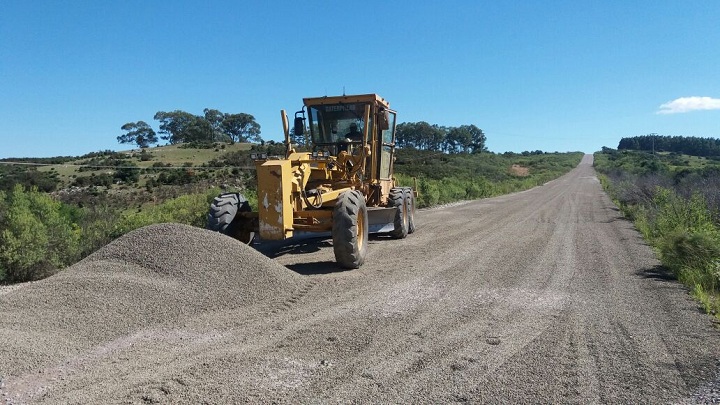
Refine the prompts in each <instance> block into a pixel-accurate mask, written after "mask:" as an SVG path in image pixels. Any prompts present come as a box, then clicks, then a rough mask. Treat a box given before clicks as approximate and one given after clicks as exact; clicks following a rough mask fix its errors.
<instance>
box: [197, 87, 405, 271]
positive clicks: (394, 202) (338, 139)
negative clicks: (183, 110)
mask: <svg viewBox="0 0 720 405" xmlns="http://www.w3.org/2000/svg"><path fill="white" fill-rule="evenodd" d="M303 102H304V106H303V108H302V109H301V110H300V111H298V112H296V113H295V119H294V121H293V132H294V135H295V136H304V137H305V139H306V144H307V145H309V146H310V147H311V148H312V149H311V152H298V151H296V149H295V147H294V145H293V144H292V142H291V138H290V128H289V119H288V116H287V114H286V113H285V111H284V110H283V111H281V115H282V120H283V129H284V132H285V145H286V153H285V156H267V155H266V154H253V155H251V156H252V158H253V159H254V160H255V166H256V169H257V181H258V184H257V197H258V210H257V212H253V211H252V210H251V208H250V205H249V204H248V202H247V201H246V200H245V198H244V197H243V196H242V195H241V194H239V193H225V194H221V195H219V196H218V197H216V198H215V200H214V201H213V203H212V205H211V206H210V212H209V214H208V224H207V226H208V229H211V230H215V231H219V232H222V233H224V234H226V235H229V236H232V237H234V238H236V239H239V240H241V241H243V242H245V243H249V242H250V241H252V240H253V238H254V235H255V234H256V233H258V234H259V236H260V239H261V240H283V239H287V238H290V237H293V236H294V235H296V234H298V233H305V232H328V231H329V232H331V234H332V241H333V250H334V252H335V259H336V261H337V262H338V264H339V265H340V266H342V267H345V268H358V267H360V265H362V264H363V262H364V260H365V255H366V252H367V241H368V233H369V232H373V233H375V232H377V233H388V234H389V235H390V236H391V237H393V238H405V237H406V236H407V235H408V234H410V233H413V232H414V231H415V221H414V216H415V198H416V192H415V191H413V189H412V188H410V187H399V186H398V184H397V181H396V180H395V178H394V177H393V161H394V155H395V124H396V122H395V121H396V115H397V113H396V112H395V111H393V110H391V109H390V104H389V103H388V102H387V101H386V100H385V99H383V98H382V97H380V96H378V95H377V94H364V95H348V96H336V97H327V96H326V97H314V98H305V99H303Z"/></svg>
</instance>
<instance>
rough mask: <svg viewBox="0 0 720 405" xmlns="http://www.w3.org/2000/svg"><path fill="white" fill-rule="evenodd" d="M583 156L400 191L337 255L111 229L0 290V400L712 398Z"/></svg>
mask: <svg viewBox="0 0 720 405" xmlns="http://www.w3.org/2000/svg"><path fill="white" fill-rule="evenodd" d="M591 159H592V157H591V156H586V157H585V159H584V160H583V162H582V163H581V165H580V166H579V167H578V168H577V169H575V170H573V171H572V172H571V173H569V174H568V175H566V176H564V177H562V178H560V179H558V180H555V181H553V182H550V183H548V184H546V185H545V186H542V187H538V188H535V189H533V190H530V191H526V192H523V193H518V194H514V195H510V196H505V197H500V198H493V199H486V200H481V201H475V202H468V203H463V204H457V205H454V206H450V207H443V208H436V209H430V210H422V211H419V212H418V213H417V216H416V222H417V224H418V230H417V232H416V233H415V234H413V235H410V236H409V237H408V238H407V239H404V240H390V239H386V238H383V237H374V238H371V240H370V246H369V256H368V258H367V260H366V264H365V265H364V266H363V267H362V268H361V269H359V270H354V271H343V272H341V271H338V270H336V269H335V266H334V264H333V263H332V260H333V256H332V247H331V242H330V240H305V241H301V242H299V243H296V244H286V245H283V246H282V247H280V248H279V250H278V249H277V246H273V249H272V250H271V249H269V248H268V247H267V246H266V247H264V248H261V249H262V250H263V251H264V252H266V253H267V254H269V255H272V256H274V260H269V259H267V258H265V257H263V256H262V255H261V254H260V253H258V252H256V251H254V250H252V249H249V248H247V247H245V246H242V245H240V244H239V243H237V242H235V241H233V240H230V239H229V238H226V237H224V236H221V235H218V234H212V233H209V232H206V231H203V230H199V229H194V228H190V227H184V226H177V225H162V226H156V227H150V228H145V229H142V230H139V231H136V232H135V233H132V234H129V235H126V236H125V237H124V238H121V239H120V240H118V241H116V242H114V243H113V244H111V245H108V246H107V247H106V248H104V249H102V250H101V251H99V252H97V253H96V254H95V255H93V256H91V257H89V258H87V259H86V260H84V261H83V262H81V263H79V264H77V265H75V266H73V267H72V268H70V269H68V270H66V271H65V272H63V273H61V274H60V275H57V276H54V277H51V278H49V279H46V280H43V281H41V282H36V283H32V284H27V285H24V286H21V287H19V288H15V289H13V290H10V291H4V292H0V379H2V381H1V382H0V392H2V395H3V397H0V400H5V401H6V402H7V403H26V402H46V403H61V402H62V403H67V402H70V403H74V402H78V403H117V402H119V403H152V402H159V403H177V402H191V403H198V402H203V401H206V402H209V403H228V402H247V401H249V402H271V401H276V402H292V403H297V402H383V403H397V402H402V403H418V402H426V403H447V402H479V403H517V402H535V403H549V402H563V403H568V402H570V403H597V402H602V403H674V402H690V403H692V402H703V401H711V400H715V401H718V400H720V397H719V396H718V395H717V392H716V391H714V388H715V387H716V385H715V383H714V382H713V381H714V380H715V378H716V373H717V362H718V359H720V332H718V330H717V329H715V328H714V327H713V326H712V324H711V320H710V318H709V317H708V316H707V315H703V314H701V313H700V312H699V311H698V308H697V305H696V304H695V303H694V302H693V301H692V300H691V299H690V298H689V296H688V294H687V291H686V290H685V289H684V288H683V287H681V286H680V285H679V284H678V283H677V282H675V281H673V280H671V279H669V278H668V275H667V274H666V273H664V272H663V271H662V270H661V269H659V267H658V262H657V261H656V259H655V258H654V256H653V253H652V252H651V250H650V248H649V247H647V246H646V245H645V244H644V243H643V241H642V239H641V238H640V236H639V235H638V233H637V232H635V231H634V230H633V228H632V225H631V224H630V223H628V222H627V221H625V220H622V219H621V218H620V214H619V213H618V212H617V209H616V208H615V207H614V206H613V205H612V203H611V202H610V201H609V200H608V198H607V197H606V196H605V195H604V194H603V192H602V190H601V188H600V185H599V183H598V181H597V179H596V178H595V176H594V171H593V169H592V166H591V163H592V160H591ZM275 250H277V251H278V253H276V254H273V253H271V252H272V251H275ZM278 264H282V265H285V266H287V267H288V268H289V269H290V270H288V269H286V268H284V267H282V266H280V265H278Z"/></svg>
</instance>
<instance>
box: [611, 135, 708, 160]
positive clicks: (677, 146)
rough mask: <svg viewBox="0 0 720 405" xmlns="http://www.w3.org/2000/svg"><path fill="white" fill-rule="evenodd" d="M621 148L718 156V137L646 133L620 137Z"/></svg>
mask: <svg viewBox="0 0 720 405" xmlns="http://www.w3.org/2000/svg"><path fill="white" fill-rule="evenodd" d="M622 149H626V150H643V151H648V152H650V151H656V152H676V153H683V154H686V155H693V156H704V157H707V156H720V139H715V138H699V137H694V136H667V135H657V134H648V135H641V136H633V137H628V138H622V139H620V143H619V144H618V150H622Z"/></svg>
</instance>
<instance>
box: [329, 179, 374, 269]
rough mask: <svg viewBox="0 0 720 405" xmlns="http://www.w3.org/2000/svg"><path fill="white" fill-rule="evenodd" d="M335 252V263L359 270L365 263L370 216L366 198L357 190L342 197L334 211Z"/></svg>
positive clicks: (333, 234)
mask: <svg viewBox="0 0 720 405" xmlns="http://www.w3.org/2000/svg"><path fill="white" fill-rule="evenodd" d="M332 218H333V227H332V238H333V251H334V252H335V261H337V263H338V264H339V265H340V266H342V267H344V268H347V269H357V268H358V267H360V266H361V265H362V264H363V262H364V261H365V254H366V253H367V243H368V215H367V207H366V206H365V196H363V194H362V193H361V192H359V191H357V190H351V191H346V192H344V193H342V194H341V195H340V198H338V201H337V203H336V204H335V208H334V209H333V217H332Z"/></svg>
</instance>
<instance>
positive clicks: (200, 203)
mask: <svg viewBox="0 0 720 405" xmlns="http://www.w3.org/2000/svg"><path fill="white" fill-rule="evenodd" d="M218 194H219V191H218V190H217V189H212V190H210V191H207V192H205V193H196V194H188V195H184V196H180V197H177V198H173V199H171V200H168V201H166V202H164V203H162V204H159V205H156V206H153V207H150V208H147V209H144V210H142V211H137V212H126V213H124V214H123V215H121V217H120V218H119V219H118V222H117V224H116V225H115V227H114V230H113V232H112V236H114V237H119V236H122V235H124V234H126V233H128V232H130V231H132V230H134V229H137V228H141V227H143V226H147V225H152V224H159V223H165V222H175V223H180V224H186V225H192V226H197V227H200V228H204V227H205V222H206V221H207V213H208V209H209V207H210V202H211V201H212V199H213V198H214V197H215V196H217V195H218Z"/></svg>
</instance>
